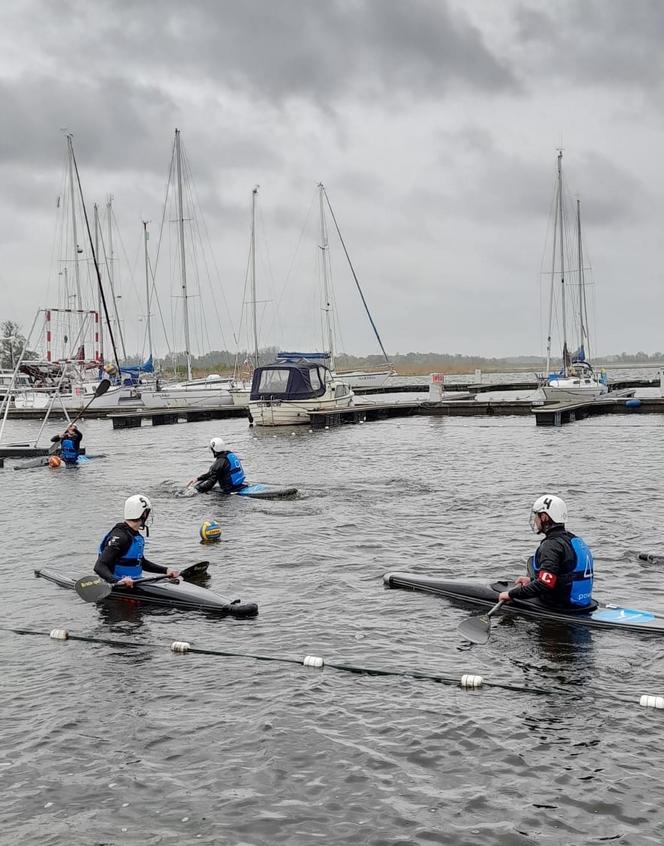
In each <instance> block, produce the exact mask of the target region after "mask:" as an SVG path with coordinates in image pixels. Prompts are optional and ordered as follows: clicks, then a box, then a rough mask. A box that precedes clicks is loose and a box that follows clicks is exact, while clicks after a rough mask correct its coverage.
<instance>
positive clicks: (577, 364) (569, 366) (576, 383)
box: [541, 150, 608, 402]
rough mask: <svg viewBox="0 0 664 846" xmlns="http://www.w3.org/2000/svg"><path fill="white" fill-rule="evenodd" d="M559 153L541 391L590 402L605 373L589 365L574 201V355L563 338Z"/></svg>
mask: <svg viewBox="0 0 664 846" xmlns="http://www.w3.org/2000/svg"><path fill="white" fill-rule="evenodd" d="M562 158H563V153H562V150H559V151H558V164H557V180H556V196H555V212H554V235H553V252H552V260H551V288H550V297H549V331H548V336H547V349H546V375H545V376H544V377H543V378H542V382H541V388H542V391H543V393H544V396H545V397H546V399H547V400H551V401H563V402H566V401H574V400H592V399H597V397H600V396H602V395H603V394H605V393H607V391H608V384H607V379H606V374H604V373H603V372H602V373H599V374H598V373H596V372H595V370H594V369H593V367H592V364H591V363H590V360H589V357H590V337H589V333H588V307H587V301H586V287H585V279H584V267H583V247H582V241H581V204H580V201H579V200H577V204H576V209H577V221H576V223H577V258H578V311H577V317H578V321H577V322H578V326H577V328H578V334H579V339H578V340H579V343H578V346H577V349H576V350H575V351H574V352H570V350H569V347H568V337H567V319H568V315H567V308H568V297H567V284H568V283H566V279H565V276H566V270H565V244H564V202H563V176H562ZM557 285H559V292H560V317H561V330H562V366H561V368H560V370H559V371H556V372H551V334H552V325H553V317H554V300H555V297H554V294H555V291H556V286H557Z"/></svg>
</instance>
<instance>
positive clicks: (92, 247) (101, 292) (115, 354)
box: [67, 134, 121, 377]
mask: <svg viewBox="0 0 664 846" xmlns="http://www.w3.org/2000/svg"><path fill="white" fill-rule="evenodd" d="M67 139H68V141H69V148H70V150H71V158H72V163H73V165H74V171H75V173H76V182H77V183H78V192H79V194H80V197H81V205H82V207H83V216H84V218H85V228H86V229H87V232H88V240H89V242H90V250H91V251H92V259H93V261H94V263H95V271H96V273H97V284H98V285H99V296H100V297H101V302H102V305H103V306H104V315H105V317H106V326H107V327H108V335H109V338H110V340H111V346H112V347H113V357H114V359H115V366H116V367H117V368H118V377H119V376H120V375H121V373H120V362H119V361H118V350H117V347H116V346H115V336H114V335H113V329H112V328H111V320H110V317H109V314H108V305H107V304H106V294H105V292H104V286H103V284H102V281H101V273H100V271H99V263H98V262H97V254H96V253H95V245H94V241H93V240H92V232H91V231H90V221H89V220H88V210H87V209H86V207H85V200H84V199H83V188H82V186H81V177H80V175H79V172H78V163H77V162H76V156H75V155H74V145H73V143H72V135H71V134H69V135H68V136H67Z"/></svg>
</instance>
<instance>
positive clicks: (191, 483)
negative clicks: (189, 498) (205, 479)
mask: <svg viewBox="0 0 664 846" xmlns="http://www.w3.org/2000/svg"><path fill="white" fill-rule="evenodd" d="M197 481H198V479H189V481H188V482H187V487H188V488H190V487H191V486H192V485H193V484H194V482H197Z"/></svg>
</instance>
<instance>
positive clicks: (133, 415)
mask: <svg viewBox="0 0 664 846" xmlns="http://www.w3.org/2000/svg"><path fill="white" fill-rule="evenodd" d="M248 416H249V409H248V408H242V407H241V406H239V405H224V406H219V407H218V408H196V409H194V408H132V409H127V410H126V411H115V412H113V413H111V414H108V415H107V417H108V418H109V420H111V421H112V423H113V428H114V429H138V428H139V427H140V426H142V425H143V421H144V420H149V421H150V423H152V425H153V426H170V425H173V424H175V423H196V422H198V421H199V420H223V419H224V418H228V417H248Z"/></svg>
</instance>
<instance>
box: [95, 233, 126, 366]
mask: <svg viewBox="0 0 664 846" xmlns="http://www.w3.org/2000/svg"><path fill="white" fill-rule="evenodd" d="M98 234H99V241H100V243H101V249H102V252H103V254H104V267H105V268H106V275H107V276H108V278H109V280H110V278H111V268H110V267H109V264H108V253H107V252H106V243H105V241H104V230H103V227H101V226H100V227H99V233H98ZM111 293H112V294H113V297H114V299H113V311H114V313H115V322H116V325H117V327H118V335H119V337H120V346H121V347H122V355H123V356H124V360H125V361H126V359H127V348H126V346H125V340H124V334H123V332H122V326H121V325H120V314H119V312H118V306H117V303H116V302H115V290H114V288H113V287H112V286H111Z"/></svg>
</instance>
